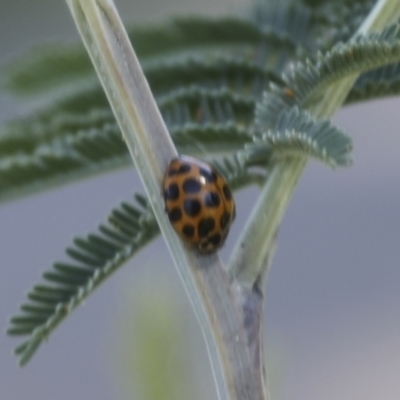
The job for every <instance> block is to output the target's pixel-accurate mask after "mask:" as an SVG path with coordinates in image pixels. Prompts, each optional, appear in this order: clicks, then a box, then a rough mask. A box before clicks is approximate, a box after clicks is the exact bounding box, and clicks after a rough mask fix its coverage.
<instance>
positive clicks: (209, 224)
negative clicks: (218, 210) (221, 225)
mask: <svg viewBox="0 0 400 400" xmlns="http://www.w3.org/2000/svg"><path fill="white" fill-rule="evenodd" d="M214 227H215V221H214V218H203V219H202V220H200V222H199V226H198V228H197V229H198V232H199V237H201V238H203V237H206V236H207V235H208V234H209V233H210V232H211V231H212V230H213V229H214Z"/></svg>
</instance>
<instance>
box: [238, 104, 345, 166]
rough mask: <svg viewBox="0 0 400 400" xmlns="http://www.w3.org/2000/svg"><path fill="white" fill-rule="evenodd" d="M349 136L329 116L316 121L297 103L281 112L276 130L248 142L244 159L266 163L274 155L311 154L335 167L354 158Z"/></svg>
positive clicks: (249, 162) (251, 163) (254, 162)
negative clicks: (333, 123)
mask: <svg viewBox="0 0 400 400" xmlns="http://www.w3.org/2000/svg"><path fill="white" fill-rule="evenodd" d="M351 149H352V142H351V139H350V137H349V136H347V135H346V134H345V133H344V132H343V131H341V130H340V129H338V128H336V127H335V126H334V125H332V123H331V122H330V121H329V120H319V121H316V120H315V119H314V118H313V117H312V116H311V115H310V114H309V113H307V112H306V111H300V110H299V109H298V108H297V107H296V106H294V107H292V108H291V109H289V110H288V111H284V112H283V113H281V115H280V117H279V119H278V121H277V124H276V126H275V128H274V129H273V130H267V131H266V132H265V133H264V134H263V135H262V136H261V137H257V138H255V139H254V143H252V144H248V145H246V146H245V150H244V151H243V152H242V153H241V159H242V160H243V162H244V163H245V164H246V165H266V164H268V162H270V161H271V159H272V158H277V157H288V156H289V157H291V156H302V157H304V156H311V157H314V158H316V159H318V160H320V161H323V162H324V163H326V164H328V165H330V166H332V167H336V166H337V165H348V164H349V163H350V162H351V158H350V151H351Z"/></svg>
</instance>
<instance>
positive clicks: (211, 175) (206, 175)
mask: <svg viewBox="0 0 400 400" xmlns="http://www.w3.org/2000/svg"><path fill="white" fill-rule="evenodd" d="M200 175H201V176H204V178H206V181H207V182H208V183H212V182H215V181H216V180H217V175H216V174H215V172H213V171H210V170H207V169H205V168H200Z"/></svg>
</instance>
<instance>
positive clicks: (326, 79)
mask: <svg viewBox="0 0 400 400" xmlns="http://www.w3.org/2000/svg"><path fill="white" fill-rule="evenodd" d="M399 28H400V26H399V24H398V23H395V24H392V25H390V26H388V27H387V28H385V29H384V30H383V31H382V32H377V33H371V34H369V35H366V36H358V37H356V38H355V39H352V40H350V41H349V42H348V43H338V44H337V45H336V46H335V47H334V48H333V49H332V50H330V51H328V52H327V53H326V54H321V53H318V54H317V55H316V58H315V60H311V59H306V61H305V62H301V63H297V64H293V65H292V69H291V72H290V74H288V75H285V76H284V80H285V85H284V86H281V85H276V84H270V90H268V91H266V92H264V95H263V99H262V101H261V102H260V103H259V104H258V105H257V110H256V115H257V117H256V118H258V119H262V120H263V121H269V124H270V125H269V126H270V127H273V126H274V124H275V123H276V121H277V118H278V116H279V114H280V112H281V111H282V110H284V109H285V108H288V107H291V106H293V105H297V106H299V107H300V108H304V109H308V108H309V107H310V106H312V105H314V104H316V103H318V101H319V100H320V97H321V96H322V95H323V93H324V92H325V91H326V89H327V88H328V87H329V86H331V85H333V84H335V83H336V82H338V81H340V80H341V79H343V78H345V77H347V76H350V75H352V74H355V73H361V72H364V71H368V70H370V69H373V68H377V67H380V66H382V65H386V64H389V63H393V62H396V61H398V60H399V59H400V29H399Z"/></svg>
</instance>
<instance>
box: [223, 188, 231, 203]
mask: <svg viewBox="0 0 400 400" xmlns="http://www.w3.org/2000/svg"><path fill="white" fill-rule="evenodd" d="M222 191H223V192H224V196H225V198H226V200H232V192H231V190H230V189H229V187H228V185H224V186H223V188H222Z"/></svg>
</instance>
